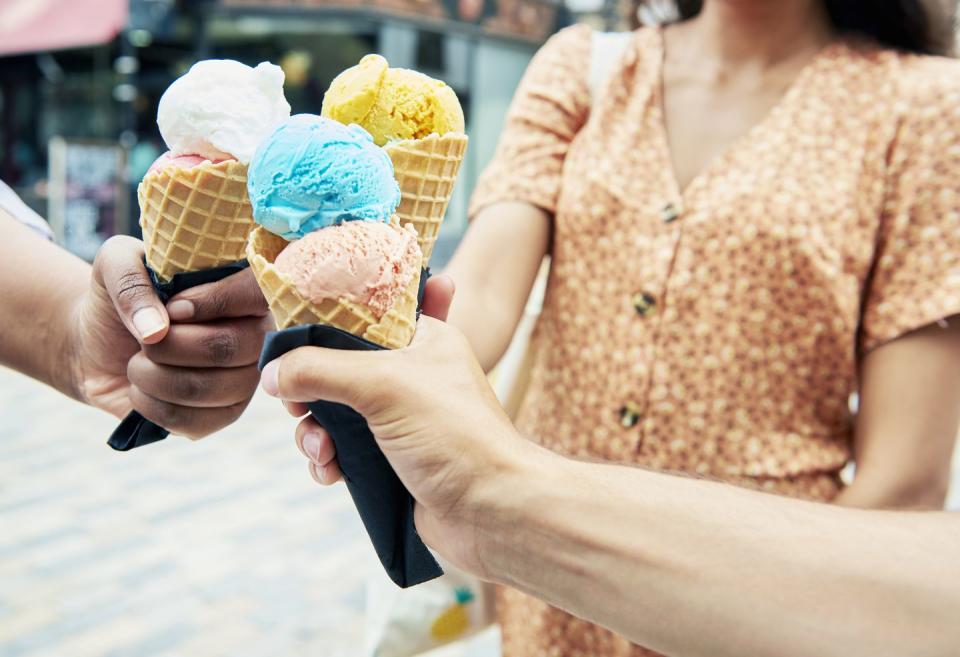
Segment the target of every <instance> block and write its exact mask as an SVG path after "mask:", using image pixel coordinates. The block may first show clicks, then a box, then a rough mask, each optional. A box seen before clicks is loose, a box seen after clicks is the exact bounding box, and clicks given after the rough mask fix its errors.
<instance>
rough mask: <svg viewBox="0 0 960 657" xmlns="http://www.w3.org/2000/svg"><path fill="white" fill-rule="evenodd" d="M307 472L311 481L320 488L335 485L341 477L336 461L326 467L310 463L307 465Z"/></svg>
mask: <svg viewBox="0 0 960 657" xmlns="http://www.w3.org/2000/svg"><path fill="white" fill-rule="evenodd" d="M307 470H309V472H310V476H311V477H313V480H314V481H315V482H317V483H318V484H320V485H321V486H330V485H331V484H335V483H337V482H338V481H340V479H341V478H342V477H343V475H342V474H341V472H340V467H339V466H338V465H337V462H336V461H332V462H330V463H327V464H326V465H317V464H316V463H313V462H311V463H308V464H307Z"/></svg>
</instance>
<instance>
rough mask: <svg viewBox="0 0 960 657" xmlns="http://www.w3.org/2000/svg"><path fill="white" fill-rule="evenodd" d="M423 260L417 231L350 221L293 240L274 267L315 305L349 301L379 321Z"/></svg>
mask: <svg viewBox="0 0 960 657" xmlns="http://www.w3.org/2000/svg"><path fill="white" fill-rule="evenodd" d="M421 259H422V254H421V252H420V247H419V246H418V245H417V234H416V232H415V231H414V230H413V229H412V228H406V229H404V228H400V227H398V226H395V225H390V224H385V223H380V222H372V221H348V222H346V223H342V224H339V225H336V226H330V227H328V228H323V229H321V230H315V231H313V232H311V233H308V234H307V235H305V236H304V237H303V238H302V239H299V240H296V241H295V242H291V243H290V244H289V245H288V246H287V247H285V248H284V249H283V251H281V252H280V254H279V255H278V256H277V259H276V261H275V262H274V266H275V267H276V269H277V271H279V272H280V273H281V274H283V275H285V276H287V277H288V278H289V279H290V280H291V281H292V282H293V284H294V286H295V287H296V288H297V291H298V292H299V293H300V294H301V295H302V296H303V297H304V298H305V299H307V300H309V301H310V302H312V303H314V304H320V303H322V302H323V301H324V300H325V299H347V300H348V301H352V302H354V303H358V304H362V305H364V306H366V307H368V308H369V309H370V311H371V312H372V313H373V314H374V315H375V316H376V317H377V319H380V318H381V317H383V315H384V314H385V313H386V312H387V311H388V310H390V308H391V307H392V306H393V304H394V303H395V302H396V300H397V299H398V298H399V297H400V296H401V295H402V294H403V292H404V290H405V289H406V287H407V286H408V285H409V284H410V282H411V280H413V277H414V276H416V275H418V274H419V272H420V263H421Z"/></svg>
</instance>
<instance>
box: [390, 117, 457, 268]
mask: <svg viewBox="0 0 960 657" xmlns="http://www.w3.org/2000/svg"><path fill="white" fill-rule="evenodd" d="M384 149H385V150H386V151H387V154H388V155H389V156H390V159H391V160H393V169H394V175H395V176H396V178H397V182H398V183H399V184H400V194H401V197H400V205H399V207H398V208H397V216H398V217H399V218H400V224H401V225H403V226H406V225H407V224H412V225H413V227H414V229H416V231H417V235H418V239H417V241H418V242H419V243H420V250H421V251H422V252H423V266H424V267H426V266H427V263H428V262H429V260H430V255H431V254H432V253H433V246H434V244H436V241H437V234H438V233H439V232H440V224H441V223H442V222H443V216H444V214H446V212H447V206H448V205H449V204H450V196H451V195H452V194H453V185H454V183H456V181H457V174H458V173H459V172H460V164H461V162H463V154H464V153H465V152H466V149H467V136H466V135H465V134H463V133H460V132H449V133H447V134H445V135H442V136H441V135H437V134H432V135H430V136H429V137H424V138H423V139H405V140H402V141H395V142H390V143H388V144H387V145H386V146H384Z"/></svg>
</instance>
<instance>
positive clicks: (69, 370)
mask: <svg viewBox="0 0 960 657" xmlns="http://www.w3.org/2000/svg"><path fill="white" fill-rule="evenodd" d="M88 293H89V292H88V291H86V290H83V291H76V290H75V291H74V293H73V294H70V293H64V294H62V295H61V297H60V299H59V300H58V301H57V302H56V303H54V304H53V307H54V308H56V309H57V311H58V313H59V314H58V316H56V317H54V318H52V319H51V321H49V322H48V323H47V326H48V331H49V333H50V335H49V336H48V341H47V342H46V344H47V345H49V350H48V361H47V369H48V372H49V379H48V380H49V382H50V385H52V386H53V387H54V388H56V389H57V390H59V391H60V392H62V393H63V394H65V395H67V396H68V397H71V398H72V399H76V400H78V401H82V402H84V403H87V399H86V397H85V395H84V390H83V384H82V382H83V362H82V347H83V345H82V338H81V335H82V330H81V327H82V325H83V319H84V318H83V314H84V313H83V307H84V301H85V299H86V295H87V294H88Z"/></svg>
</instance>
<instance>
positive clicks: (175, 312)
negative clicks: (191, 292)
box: [167, 299, 197, 322]
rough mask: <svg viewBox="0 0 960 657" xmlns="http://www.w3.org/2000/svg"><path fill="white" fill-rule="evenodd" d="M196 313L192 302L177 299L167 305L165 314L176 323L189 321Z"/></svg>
mask: <svg viewBox="0 0 960 657" xmlns="http://www.w3.org/2000/svg"><path fill="white" fill-rule="evenodd" d="M196 312H197V309H196V308H194V307H193V302H192V301H188V300H187V299H177V300H176V301H171V302H170V303H169V304H167V314H168V315H170V319H172V320H174V321H177V322H182V321H183V320H185V319H190V318H191V317H193V315H194V314H195V313H196Z"/></svg>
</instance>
